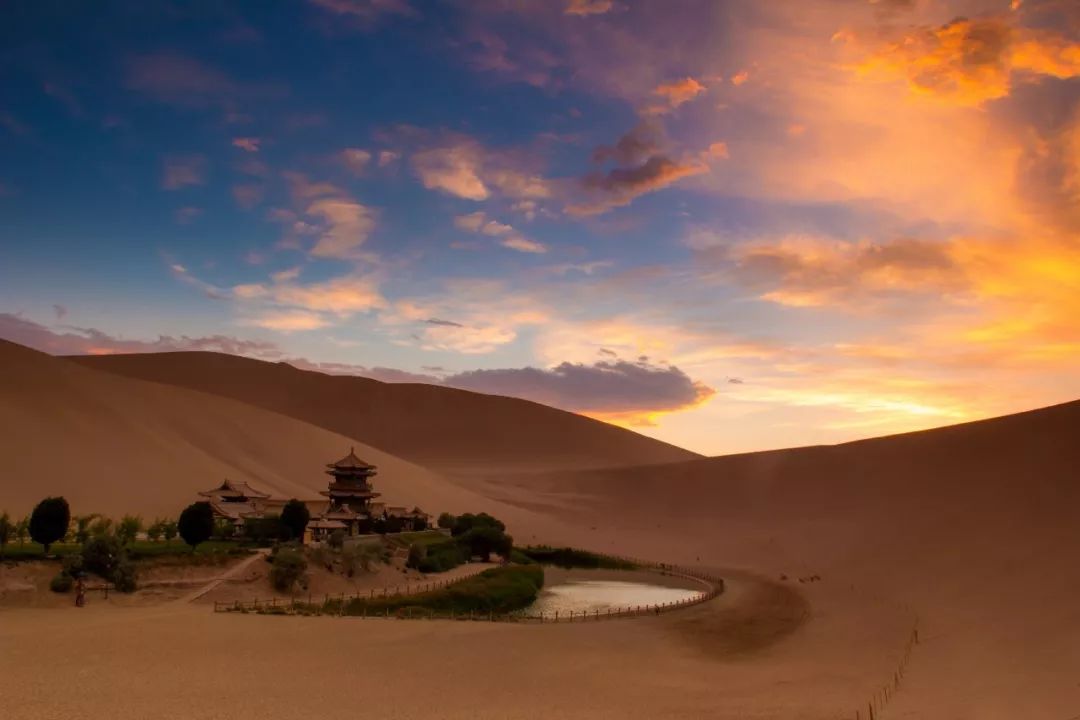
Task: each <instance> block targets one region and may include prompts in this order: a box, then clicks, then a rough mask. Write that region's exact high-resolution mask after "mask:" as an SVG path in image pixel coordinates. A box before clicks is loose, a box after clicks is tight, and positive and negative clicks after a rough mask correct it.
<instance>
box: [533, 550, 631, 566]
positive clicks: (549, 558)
mask: <svg viewBox="0 0 1080 720" xmlns="http://www.w3.org/2000/svg"><path fill="white" fill-rule="evenodd" d="M518 550H519V551H520V553H521V554H522V555H524V556H526V557H528V558H530V559H532V560H533V561H534V562H538V563H541V564H544V565H555V566H556V567H561V568H603V569H607V570H634V569H635V568H637V567H638V566H637V565H636V564H635V563H632V562H629V561H627V560H619V559H617V558H610V557H605V556H603V555H598V554H597V553H594V552H589V551H588V550H578V549H577V548H570V547H562V548H553V547H548V546H547V545H530V546H527V547H523V548H518Z"/></svg>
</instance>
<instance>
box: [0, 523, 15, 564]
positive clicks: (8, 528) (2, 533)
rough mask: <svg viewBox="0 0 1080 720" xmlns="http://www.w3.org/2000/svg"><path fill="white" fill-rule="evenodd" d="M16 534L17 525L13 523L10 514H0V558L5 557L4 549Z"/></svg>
mask: <svg viewBox="0 0 1080 720" xmlns="http://www.w3.org/2000/svg"><path fill="white" fill-rule="evenodd" d="M14 534H15V525H14V524H13V523H12V522H11V518H10V517H9V516H8V514H7V513H6V512H5V513H0V557H2V556H3V555H4V547H5V546H6V545H7V544H8V541H9V540H11V537H12V536H13V535H14Z"/></svg>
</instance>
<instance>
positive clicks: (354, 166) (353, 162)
mask: <svg viewBox="0 0 1080 720" xmlns="http://www.w3.org/2000/svg"><path fill="white" fill-rule="evenodd" d="M341 159H342V160H344V161H345V165H346V166H347V167H348V168H349V169H350V170H352V171H353V172H354V173H356V174H357V175H361V174H363V172H364V170H365V169H367V166H368V165H369V164H370V163H371V153H370V152H368V151H367V150H362V149H360V148H345V149H344V150H342V151H341Z"/></svg>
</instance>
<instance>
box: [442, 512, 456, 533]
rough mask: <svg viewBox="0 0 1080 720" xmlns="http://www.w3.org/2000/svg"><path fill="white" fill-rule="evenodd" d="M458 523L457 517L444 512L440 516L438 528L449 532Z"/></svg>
mask: <svg viewBox="0 0 1080 720" xmlns="http://www.w3.org/2000/svg"><path fill="white" fill-rule="evenodd" d="M456 522H457V518H456V517H454V516H453V515H451V514H450V513H448V512H444V513H442V514H441V515H439V520H438V526H439V527H441V528H443V529H445V530H449V529H450V528H452V527H454V523H456Z"/></svg>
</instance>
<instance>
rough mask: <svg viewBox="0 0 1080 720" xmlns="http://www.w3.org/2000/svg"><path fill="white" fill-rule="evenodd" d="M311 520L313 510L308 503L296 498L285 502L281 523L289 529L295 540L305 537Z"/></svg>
mask: <svg viewBox="0 0 1080 720" xmlns="http://www.w3.org/2000/svg"><path fill="white" fill-rule="evenodd" d="M310 520H311V512H310V511H309V510H308V508H307V505H305V504H304V503H302V502H300V501H299V500H297V499H296V498H293V499H292V500H290V501H289V502H287V503H285V507H283V508H282V509H281V524H282V525H283V526H284V527H285V528H287V529H288V530H289V535H290V537H291V539H293V540H302V539H303V538H304V530H306V529H307V524H308V522H309V521H310Z"/></svg>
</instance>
